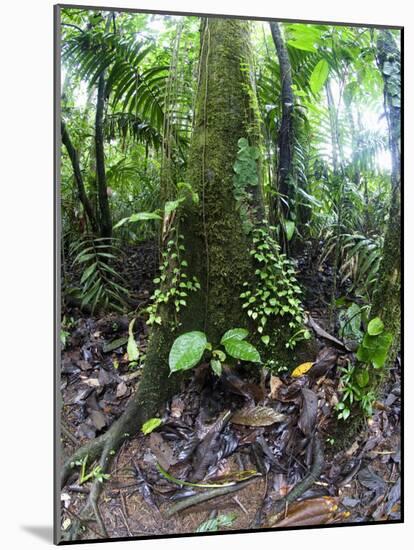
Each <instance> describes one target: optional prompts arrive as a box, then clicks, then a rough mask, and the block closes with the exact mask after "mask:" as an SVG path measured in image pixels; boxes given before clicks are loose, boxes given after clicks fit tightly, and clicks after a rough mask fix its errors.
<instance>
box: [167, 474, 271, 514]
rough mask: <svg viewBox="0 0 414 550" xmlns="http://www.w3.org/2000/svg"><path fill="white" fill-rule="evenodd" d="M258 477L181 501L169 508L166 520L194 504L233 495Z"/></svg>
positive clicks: (258, 476)
mask: <svg viewBox="0 0 414 550" xmlns="http://www.w3.org/2000/svg"><path fill="white" fill-rule="evenodd" d="M260 477H261V476H260V475H255V476H254V477H253V478H250V479H247V480H246V481H240V483H237V484H235V485H230V486H226V487H219V488H216V489H210V490H209V491H205V492H204V493H200V494H198V495H194V496H192V497H188V498H186V499H185V500H182V501H181V502H178V503H177V504H174V505H173V506H171V508H170V509H169V510H168V511H167V513H166V516H167V518H170V517H171V516H173V515H174V514H177V513H178V512H181V511H182V510H186V509H187V508H189V507H190V506H195V505H196V504H200V503H202V502H206V501H207V500H211V499H212V498H217V497H221V496H225V495H229V494H232V493H235V492H236V491H240V490H241V489H244V488H245V487H247V486H248V485H250V484H251V483H254V482H256V481H257V479H258V478H260Z"/></svg>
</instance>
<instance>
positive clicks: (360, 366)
mask: <svg viewBox="0 0 414 550" xmlns="http://www.w3.org/2000/svg"><path fill="white" fill-rule="evenodd" d="M391 341H392V335H391V334H390V333H389V332H385V331H384V324H383V322H382V321H381V319H380V318H379V317H375V318H374V319H371V321H370V322H369V323H368V326H367V330H366V332H365V334H364V336H363V338H362V341H361V343H360V345H359V347H358V350H357V353H356V358H357V363H356V364H355V365H350V364H349V365H348V366H347V367H342V368H341V386H342V391H341V400H340V401H339V403H338V404H337V406H336V409H337V411H338V418H339V419H341V418H342V419H343V420H346V419H347V418H348V417H349V416H350V414H351V409H352V407H353V405H355V404H356V403H357V404H358V405H359V407H360V409H361V411H362V412H363V414H364V415H365V416H368V417H369V416H371V415H372V405H373V403H374V401H375V395H376V394H375V391H373V387H374V382H375V379H376V378H377V377H378V375H379V376H380V375H381V374H382V371H383V369H384V365H385V363H386V359H387V354H388V350H389V347H390V345H391Z"/></svg>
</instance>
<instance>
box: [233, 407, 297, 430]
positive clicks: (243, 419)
mask: <svg viewBox="0 0 414 550" xmlns="http://www.w3.org/2000/svg"><path fill="white" fill-rule="evenodd" d="M284 420H286V416H285V415H284V414H281V413H277V412H276V411H275V410H273V409H272V408H270V407H261V406H257V407H244V408H243V409H241V410H239V411H236V412H235V413H234V414H233V416H232V418H231V421H232V422H233V423H234V424H243V425H244V426H271V425H272V424H275V423H276V422H283V421H284Z"/></svg>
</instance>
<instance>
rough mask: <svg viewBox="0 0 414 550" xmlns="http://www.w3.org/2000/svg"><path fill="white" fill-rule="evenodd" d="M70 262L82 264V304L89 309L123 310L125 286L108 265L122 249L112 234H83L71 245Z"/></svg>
mask: <svg viewBox="0 0 414 550" xmlns="http://www.w3.org/2000/svg"><path fill="white" fill-rule="evenodd" d="M71 253H72V255H74V256H75V258H74V260H73V263H74V264H75V265H78V266H79V267H80V268H81V271H82V274H81V278H80V288H79V294H80V298H81V305H82V307H83V306H85V305H89V306H90V307H91V310H92V313H93V312H94V311H95V310H96V308H97V307H98V306H102V308H103V309H107V308H112V309H114V310H116V311H123V309H124V306H125V301H126V299H127V297H128V290H127V289H126V288H125V287H124V286H123V285H122V282H123V280H122V278H121V276H120V275H119V273H117V272H116V271H115V269H114V267H113V265H111V263H112V264H113V262H114V260H116V259H117V257H119V256H120V254H121V250H120V249H119V247H118V246H117V241H116V240H115V239H113V238H108V237H107V238H103V237H100V238H96V237H93V236H88V237H85V238H84V239H82V240H80V241H79V242H77V243H75V244H74V245H73V246H72V247H71Z"/></svg>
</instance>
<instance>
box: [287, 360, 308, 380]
mask: <svg viewBox="0 0 414 550" xmlns="http://www.w3.org/2000/svg"><path fill="white" fill-rule="evenodd" d="M312 365H313V363H312V361H307V362H306V363H302V364H301V365H299V366H298V367H296V369H294V370H293V372H292V374H291V376H292V378H299V377H300V376H303V375H304V374H306V373H307V372H308V370H310V369H311V368H312Z"/></svg>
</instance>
